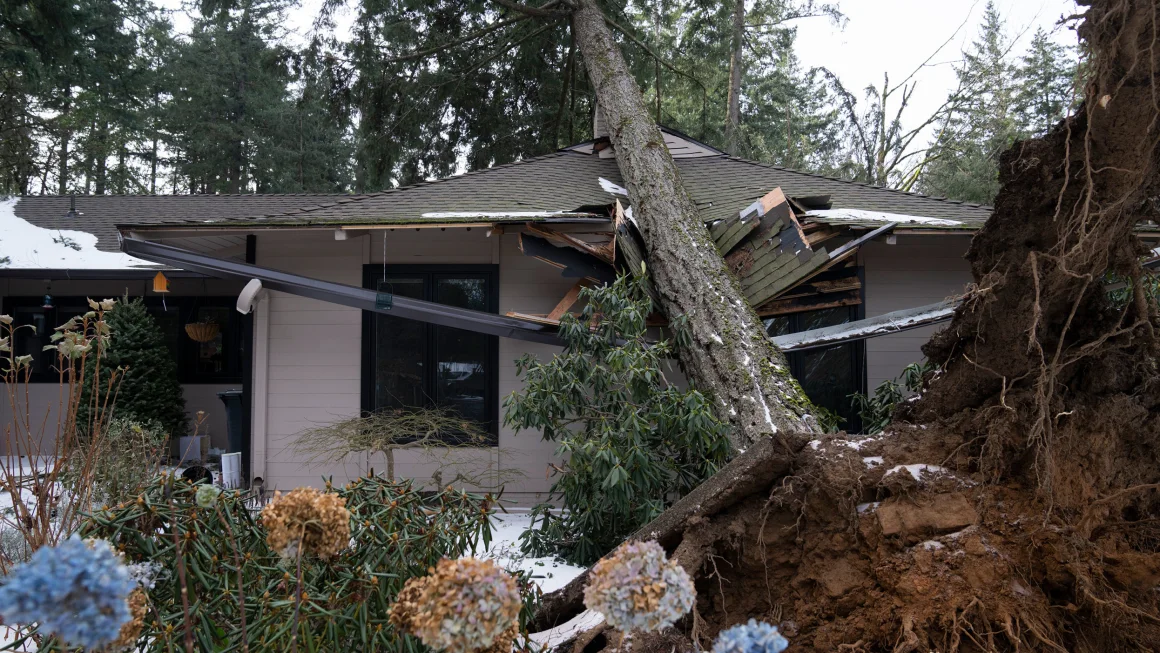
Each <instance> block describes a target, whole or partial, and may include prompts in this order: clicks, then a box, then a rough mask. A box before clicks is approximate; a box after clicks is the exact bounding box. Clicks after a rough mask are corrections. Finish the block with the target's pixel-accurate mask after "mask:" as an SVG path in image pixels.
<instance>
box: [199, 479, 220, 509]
mask: <svg viewBox="0 0 1160 653" xmlns="http://www.w3.org/2000/svg"><path fill="white" fill-rule="evenodd" d="M221 493H222V491H221V488H219V487H217V486H216V485H210V484H209V483H202V484H201V485H198V486H197V494H196V495H195V496H194V501H196V502H197V505H198V506H199V507H201V508H206V509H209V508H212V507H213V505H214V504H215V503H217V500H218V497H219V496H221Z"/></svg>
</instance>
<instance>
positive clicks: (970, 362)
mask: <svg viewBox="0 0 1160 653" xmlns="http://www.w3.org/2000/svg"><path fill="white" fill-rule="evenodd" d="M1158 30H1160V0H1093V3H1092V6H1091V7H1090V8H1089V10H1088V12H1087V14H1086V15H1085V17H1084V22H1083V24H1082V26H1081V28H1080V33H1081V35H1082V36H1083V38H1084V39H1085V40H1086V42H1087V44H1088V47H1089V50H1090V52H1091V61H1090V66H1089V73H1090V78H1089V81H1088V82H1087V87H1086V89H1085V97H1086V98H1088V99H1089V101H1088V102H1087V103H1085V104H1084V105H1083V106H1082V107H1081V109H1080V110H1079V111H1078V112H1077V115H1076V116H1074V117H1072V118H1070V119H1068V120H1066V121H1064V122H1063V123H1061V124H1060V125H1059V126H1058V127H1057V128H1056V129H1055V130H1054V131H1052V132H1051V133H1049V134H1048V135H1046V136H1045V137H1044V138H1042V139H1036V140H1031V141H1027V142H1024V143H1019V144H1017V145H1016V146H1015V147H1014V148H1013V149H1012V150H1011V151H1009V152H1007V153H1006V154H1005V155H1004V157H1003V158H1002V161H1001V166H1000V167H1001V178H1002V182H1003V189H1002V191H1001V192H1000V195H999V197H998V199H997V200H996V209H995V213H994V215H993V216H992V217H991V219H990V220H989V221H988V222H987V225H986V226H985V227H984V228H983V230H982V231H981V232H980V233H979V234H978V235H977V236H976V238H975V239H974V241H973V243H972V246H971V250H970V252H969V254H968V259H969V260H970V262H971V265H972V269H973V272H974V277H975V284H974V285H973V287H972V289H971V292H970V294H969V296H968V297H967V299H966V301H965V302H964V303H963V304H962V307H961V308H960V309H959V311H958V312H957V314H956V316H955V319H954V320H953V322H952V323H951V325H950V326H949V327H948V328H947V329H946V330H944V331H943V332H941V333H940V334H939V335H937V336H936V337H935V338H934V339H932V341H931V342H930V343H929V344H928V345H927V347H926V349H925V353H926V354H927V356H928V358H929V359H930V360H932V361H933V362H935V363H938V364H939V365H940V366H941V368H942V370H941V371H940V372H939V373H937V374H936V375H934V376H933V377H931V378H928V379H927V387H926V389H925V391H924V394H923V396H922V397H921V399H919V400H918V401H916V402H914V403H913V404H910V405H909V406H908V408H907V409H906V410H905V411H904V412H903V414H902V415H900V416H899V419H898V421H896V423H895V424H894V425H893V426H892V427H891V428H890V429H889V430H888V432H887V433H886V434H884V435H883V436H881V437H878V438H874V439H871V440H865V441H862V442H859V443H856V444H855V443H852V442H851V441H849V440H847V439H846V438H845V436H833V437H826V438H823V439H822V440H821V441H814V442H811V443H807V441H806V437H804V436H792V435H786V434H782V435H781V438H780V440H779V441H778V442H777V444H776V445H775V444H774V443H772V442H771V443H769V444H764V443H763V444H762V445H758V446H755V447H753V448H751V449H750V450H749V451H747V452H746V453H745V454H743V455H741V456H740V457H739V458H738V459H737V460H735V461H734V462H733V463H731V464H730V465H729V466H728V467H727V468H726V469H725V470H723V471H722V473H721V474H719V475H718V476H716V477H714V478H712V479H710V480H709V481H708V482H707V483H706V484H705V485H704V486H703V487H702V488H699V489H698V491H697V492H695V493H694V494H692V495H690V496H689V497H686V499H685V500H682V501H681V502H679V503H678V504H677V505H676V506H674V508H673V509H671V510H670V511H668V512H666V513H665V514H664V515H662V516H661V517H660V518H659V519H658V520H657V521H656V522H654V523H653V524H650V525H649V526H648V527H646V528H645V529H642V531H641V532H639V533H637V534H636V537H638V538H655V539H657V540H658V541H660V542H661V544H662V545H663V546H665V548H666V549H667V550H668V551H669V552H670V554H672V555H675V556H676V557H677V560H678V561H679V562H680V564H681V565H682V566H684V567H685V568H686V569H687V570H688V571H689V572H690V573H691V574H693V575H694V577H695V578H696V582H697V590H698V600H697V604H696V609H695V611H694V613H693V614H694V615H695V616H694V617H690V618H687V619H686V620H685V622H684V623H682V624H678V626H677V627H676V628H674V629H673V630H672V631H670V632H668V633H665V634H664V635H663V636H658V637H653V638H642V639H637V638H636V637H634V638H633V648H634V649H639V648H644V649H647V650H651V649H654V648H655V649H656V650H657V651H658V652H660V651H662V650H663V651H665V652H666V653H668V652H669V651H674V650H685V649H687V650H694V649H695V646H694V643H693V642H694V639H696V640H697V641H698V643H699V644H700V645H701V646H702V647H703V646H704V645H705V644H706V643H707V642H708V641H711V639H712V638H713V637H714V636H715V634H716V633H717V632H718V631H719V630H721V629H723V628H725V627H728V626H731V625H734V624H736V623H740V622H743V621H745V620H747V619H749V618H751V617H752V618H757V619H763V620H766V621H769V622H771V623H777V624H780V626H781V630H782V631H783V633H784V634H785V635H786V636H787V637H789V638H790V640H791V642H792V648H791V649H790V650H791V651H827V652H829V651H859V652H865V653H870V652H879V651H891V652H894V653H903V652H908V651H914V652H919V651H921V652H926V651H940V652H959V651H961V652H964V653H967V652H971V653H973V652H981V651H1045V652H1046V651H1052V652H1063V651H1076V652H1080V653H1089V652H1090V653H1096V652H1099V653H1103V652H1110V651H1153V650H1160V370H1158V366H1157V359H1158V355H1160V344H1158V340H1157V337H1156V326H1157V324H1156V319H1157V313H1158V311H1157V307H1156V305H1155V303H1154V300H1153V298H1151V297H1149V296H1148V295H1147V294H1146V293H1144V292H1143V289H1142V284H1141V283H1139V282H1140V280H1141V279H1142V278H1143V276H1144V275H1145V274H1146V273H1145V272H1144V271H1143V270H1142V269H1141V267H1140V263H1139V256H1140V254H1141V253H1142V252H1143V251H1144V248H1143V247H1142V246H1141V243H1140V242H1139V240H1138V239H1137V238H1136V237H1135V236H1134V234H1133V227H1134V225H1136V224H1137V223H1138V222H1139V221H1141V220H1156V219H1157V217H1160V199H1157V198H1158V197H1160V89H1158V87H1157V84H1156V76H1157V71H1160V48H1158V47H1157V46H1158V38H1157V37H1158ZM1109 273H1112V274H1115V275H1117V276H1119V277H1121V278H1124V279H1129V280H1132V281H1133V283H1134V285H1133V288H1132V292H1131V296H1130V299H1129V301H1127V302H1126V305H1123V306H1116V305H1113V304H1112V303H1111V302H1110V301H1109V299H1108V297H1107V296H1106V294H1105V292H1104V290H1103V286H1104V283H1105V281H1106V279H1107V274H1109ZM900 466H909V468H907V467H900ZM583 582H584V581H583V579H581V580H579V581H577V585H582V584H583ZM569 592H571V593H570V594H569ZM578 596H579V594H578V592H576V588H571V589H570V590H568V591H565V592H564V593H562V594H561V595H560V596H559V597H556V598H554V599H553V600H550V601H549V602H548V603H547V604H546V605H545V608H544V610H543V611H542V612H541V614H540V616H539V618H538V625H540V626H548V625H551V624H553V623H559V622H560V621H562V620H563V619H566V618H567V617H568V616H571V614H575V613H576V612H578V611H579V610H580V609H581V607H580V605H579V601H578ZM569 597H570V598H569ZM694 631H695V632H694ZM596 641H597V640H595V639H590V640H588V643H587V644H586V646H579V647H578V648H577V649H576V650H577V651H579V650H585V651H594V650H598V649H599V648H601V647H599V646H594V645H593V643H594V642H596ZM601 641H606V642H607V641H611V640H610V639H608V638H607V637H605V638H604V639H603V640H601Z"/></svg>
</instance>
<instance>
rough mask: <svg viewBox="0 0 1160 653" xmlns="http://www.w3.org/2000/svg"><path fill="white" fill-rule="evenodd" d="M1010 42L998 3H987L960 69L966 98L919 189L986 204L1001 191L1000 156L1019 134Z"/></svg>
mask: <svg viewBox="0 0 1160 653" xmlns="http://www.w3.org/2000/svg"><path fill="white" fill-rule="evenodd" d="M1011 45H1012V44H1011V41H1010V39H1009V38H1008V37H1007V34H1006V31H1005V26H1004V21H1003V18H1002V16H1000V15H999V11H998V10H997V9H996V8H995V4H994V2H988V3H987V9H986V11H985V12H984V14H983V24H982V26H981V27H980V30H979V37H978V38H977V39H976V40H975V42H974V43H972V44H971V47H970V49H969V50H968V51H967V52H966V53H964V61H963V64H962V65H961V66H960V67H958V69H957V70H956V72H957V73H958V77H959V87H960V89H959V92H960V93H962V94H963V98H964V99H963V101H962V102H961V104H960V105H959V110H958V111H957V112H955V113H953V114H951V115H950V116H948V117H947V118H946V120H945V121H944V122H943V124H942V126H941V130H940V132H939V136H938V138H937V140H936V142H935V144H934V146H933V148H932V149H933V150H934V151H935V152H936V153H937V158H935V159H934V160H933V161H932V162H931V164H930V165H929V167H928V168H927V170H926V171H925V174H924V175H923V177H922V179H921V181H920V184H919V187H920V189H921V190H922V191H923V192H925V193H927V194H929V195H941V196H946V197H950V198H953V199H958V200H963V201H966V202H976V203H980V204H988V203H990V202H991V200H992V199H993V198H994V197H995V193H997V192H999V160H998V159H999V154H1000V153H1001V152H1003V151H1004V150H1006V149H1007V148H1008V147H1010V146H1011V143H1013V142H1014V141H1015V139H1016V138H1017V137H1018V135H1019V131H1018V123H1017V118H1016V115H1015V93H1016V80H1015V67H1014V66H1013V65H1012V64H1011V62H1010V61H1009V53H1010V49H1011Z"/></svg>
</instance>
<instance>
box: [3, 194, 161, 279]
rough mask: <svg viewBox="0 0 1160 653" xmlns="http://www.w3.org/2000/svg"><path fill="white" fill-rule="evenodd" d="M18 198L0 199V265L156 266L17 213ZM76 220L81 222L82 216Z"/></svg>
mask: <svg viewBox="0 0 1160 653" xmlns="http://www.w3.org/2000/svg"><path fill="white" fill-rule="evenodd" d="M19 201H20V199H19V198H13V199H8V200H0V268H50V269H51V268H61V269H73V270H77V269H85V270H123V269H135V268H140V267H155V264H154V263H150V262H149V261H143V260H141V259H139V258H134V257H132V256H129V255H128V254H122V253H120V252H103V251H101V250H99V249H97V237H96V236H94V235H93V234H90V233H88V232H84V231H75V230H72V229H45V228H44V227H38V226H36V225H34V224H32V223H31V222H28V221H27V220H23V219H21V218H18V217H16V203H17V202H19ZM78 224H84V221H83V218H82V219H80V220H78Z"/></svg>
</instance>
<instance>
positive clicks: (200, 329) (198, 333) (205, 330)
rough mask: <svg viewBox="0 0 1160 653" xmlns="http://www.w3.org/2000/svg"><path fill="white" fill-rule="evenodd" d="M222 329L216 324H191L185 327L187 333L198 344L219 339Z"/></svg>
mask: <svg viewBox="0 0 1160 653" xmlns="http://www.w3.org/2000/svg"><path fill="white" fill-rule="evenodd" d="M219 332H221V327H220V326H218V324H217V323H216V322H190V323H189V324H187V325H185V333H186V334H187V335H188V336H189V337H190V338H193V339H194V340H196V341H197V342H209V341H210V340H213V339H214V338H216V337H217V335H218V333H219Z"/></svg>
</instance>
